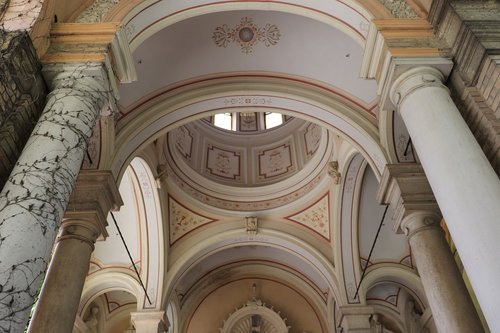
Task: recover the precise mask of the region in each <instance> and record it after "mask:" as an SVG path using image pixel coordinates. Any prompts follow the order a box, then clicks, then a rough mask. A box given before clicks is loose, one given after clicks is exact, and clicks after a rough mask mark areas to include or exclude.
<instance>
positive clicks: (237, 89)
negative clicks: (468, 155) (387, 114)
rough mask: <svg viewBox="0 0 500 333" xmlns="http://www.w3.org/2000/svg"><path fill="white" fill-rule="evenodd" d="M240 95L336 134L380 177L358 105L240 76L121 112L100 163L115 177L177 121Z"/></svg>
mask: <svg viewBox="0 0 500 333" xmlns="http://www.w3.org/2000/svg"><path fill="white" fill-rule="evenodd" d="M242 96H244V97H251V98H252V97H257V98H264V99H269V100H272V105H271V106H262V105H260V106H257V108H260V109H261V110H268V109H269V108H272V109H275V110H276V111H277V112H282V113H287V114H291V115H294V116H298V117H301V118H304V119H306V120H308V121H311V122H313V123H317V124H319V125H321V126H324V127H326V128H327V129H329V130H332V131H333V132H335V133H337V134H339V135H340V136H342V137H344V138H345V139H347V141H349V142H350V143H352V144H353V145H354V146H355V147H356V148H357V149H358V150H359V151H360V152H361V153H362V154H363V156H364V157H365V159H366V160H367V161H368V162H369V164H370V166H371V167H372V169H373V170H374V171H375V174H376V176H377V178H378V179H379V178H380V176H381V174H382V172H383V169H384V166H385V164H386V163H387V157H386V153H385V151H384V149H383V148H382V146H381V145H380V143H379V141H380V140H379V134H378V129H377V127H376V124H375V123H374V122H373V121H371V120H372V119H370V118H369V117H367V116H366V113H367V112H366V111H365V110H362V109H361V107H359V106H356V105H353V103H348V102H349V101H346V100H345V98H343V97H342V96H339V95H338V94H335V93H334V92H331V91H329V92H325V91H323V90H321V89H319V88H317V87H316V88H311V87H304V85H303V84H297V83H296V82H290V81H287V80H282V79H280V80H266V81H265V82H262V81H259V79H258V78H245V79H244V80H243V79H242V78H238V77H234V78H230V79H225V80H224V81H223V82H212V81H209V82H207V83H204V84H203V86H201V87H200V84H195V85H194V86H193V87H191V88H189V89H186V88H184V89H183V91H181V92H177V91H169V92H166V93H164V94H162V95H160V96H158V97H157V98H156V99H154V100H151V101H148V102H146V103H144V104H143V105H141V106H140V107H138V108H137V109H136V110H134V112H133V115H130V116H129V117H127V116H126V117H125V119H124V120H122V124H120V123H119V124H118V132H117V134H116V139H115V154H114V157H113V160H111V161H105V162H104V163H103V164H104V165H103V167H107V168H110V169H111V170H112V171H113V172H114V174H115V175H118V176H119V177H118V178H121V175H122V174H123V172H124V170H125V168H126V166H127V165H128V164H129V163H130V161H131V160H132V159H133V157H134V156H135V155H137V153H138V151H140V150H141V149H143V148H144V147H145V146H147V145H148V144H150V143H151V142H153V141H154V140H155V139H157V138H158V137H160V136H162V135H164V134H166V133H167V132H168V131H170V130H172V129H174V128H176V127H178V126H181V125H183V124H186V123H189V122H191V121H194V120H197V119H200V118H203V117H205V116H207V115H209V114H211V113H212V114H213V113H216V112H217V110H220V109H221V108H227V106H225V100H227V98H233V97H242ZM244 106H245V107H248V105H244ZM237 108H238V106H236V107H235V109H236V110H237ZM127 118H129V119H127ZM125 121H126V123H124V122H125ZM120 125H121V126H120ZM106 164H107V165H106Z"/></svg>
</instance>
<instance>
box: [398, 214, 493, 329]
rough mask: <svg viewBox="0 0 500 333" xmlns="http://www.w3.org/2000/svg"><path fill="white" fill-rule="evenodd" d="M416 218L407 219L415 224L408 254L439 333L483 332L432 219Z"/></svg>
mask: <svg viewBox="0 0 500 333" xmlns="http://www.w3.org/2000/svg"><path fill="white" fill-rule="evenodd" d="M415 215H416V216H415ZM415 215H413V216H412V215H410V217H409V219H416V220H417V221H415V222H416V224H417V225H418V228H417V229H416V230H414V231H411V229H410V232H409V242H410V247H411V253H412V255H413V257H414V259H415V263H416V266H417V269H418V273H419V275H420V278H421V279H422V284H423V286H424V290H425V294H426V296H427V299H428V301H429V305H430V307H431V310H432V315H433V317H434V322H435V324H436V326H437V328H438V330H439V332H443V333H444V332H447V333H474V332H477V333H481V332H484V330H483V327H482V325H481V321H480V320H479V317H478V315H477V313H476V309H475V308H474V305H473V304H472V301H471V299H470V296H469V293H468V291H467V288H466V286H465V283H464V281H463V279H462V277H461V275H460V272H459V270H458V268H457V265H456V264H455V260H454V259H453V255H452V253H451V251H450V248H449V246H448V243H447V242H446V239H445V237H444V233H443V231H442V230H441V228H440V227H439V225H438V224H437V221H433V218H431V217H425V214H415ZM403 223H405V222H403Z"/></svg>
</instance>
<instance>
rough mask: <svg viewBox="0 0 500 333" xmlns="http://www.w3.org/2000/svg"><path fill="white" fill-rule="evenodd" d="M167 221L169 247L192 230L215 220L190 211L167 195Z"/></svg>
mask: <svg viewBox="0 0 500 333" xmlns="http://www.w3.org/2000/svg"><path fill="white" fill-rule="evenodd" d="M168 221H169V224H170V228H169V229H170V245H172V244H174V243H175V242H176V241H178V240H179V239H180V238H181V237H183V236H185V235H186V234H188V233H190V232H191V231H193V230H194V229H196V228H198V227H200V226H202V225H204V224H207V223H211V222H214V221H216V220H214V219H211V218H209V217H206V216H203V215H200V214H198V213H196V212H193V211H191V210H190V209H188V208H186V207H184V206H183V205H181V204H180V203H179V202H177V201H176V200H175V199H174V198H172V197H171V196H170V195H169V196H168Z"/></svg>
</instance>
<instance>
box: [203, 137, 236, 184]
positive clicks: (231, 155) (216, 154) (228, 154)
mask: <svg viewBox="0 0 500 333" xmlns="http://www.w3.org/2000/svg"><path fill="white" fill-rule="evenodd" d="M240 157H241V156H240V153H239V152H234V151H229V150H225V149H221V148H218V147H215V146H213V145H210V144H209V145H208V149H207V171H208V172H209V173H210V174H211V175H215V176H219V177H223V178H227V179H232V180H239V179H240V176H241V171H240V168H241V161H240Z"/></svg>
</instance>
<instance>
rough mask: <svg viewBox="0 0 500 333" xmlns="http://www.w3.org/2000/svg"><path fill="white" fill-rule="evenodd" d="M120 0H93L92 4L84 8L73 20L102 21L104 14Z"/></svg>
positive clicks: (80, 21)
mask: <svg viewBox="0 0 500 333" xmlns="http://www.w3.org/2000/svg"><path fill="white" fill-rule="evenodd" d="M119 2H120V0H95V1H94V3H93V4H92V5H90V6H89V7H88V8H87V9H85V10H84V11H83V12H82V13H81V14H80V15H79V16H78V17H77V18H76V20H75V22H79V23H96V22H102V20H103V19H104V17H105V16H106V14H107V13H108V12H109V10H110V9H111V8H113V6H115V5H116V4H118V3H119Z"/></svg>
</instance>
